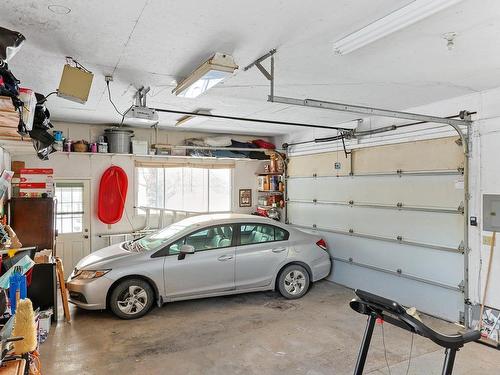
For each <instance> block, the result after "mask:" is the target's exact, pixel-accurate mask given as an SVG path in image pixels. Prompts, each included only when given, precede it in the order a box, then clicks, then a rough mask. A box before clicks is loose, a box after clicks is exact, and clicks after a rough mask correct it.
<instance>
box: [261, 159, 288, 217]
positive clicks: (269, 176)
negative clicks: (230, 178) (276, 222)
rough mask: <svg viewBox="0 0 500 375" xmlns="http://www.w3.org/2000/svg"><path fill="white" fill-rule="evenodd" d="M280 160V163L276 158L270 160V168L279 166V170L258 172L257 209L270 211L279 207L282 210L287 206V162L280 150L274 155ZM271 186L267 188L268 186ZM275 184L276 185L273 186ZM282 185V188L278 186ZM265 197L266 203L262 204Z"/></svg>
mask: <svg viewBox="0 0 500 375" xmlns="http://www.w3.org/2000/svg"><path fill="white" fill-rule="evenodd" d="M272 157H274V158H276V160H279V163H278V162H277V161H276V160H275V161H274V162H270V164H269V168H273V164H274V168H275V169H276V168H279V169H278V170H271V171H269V172H262V173H256V176H257V178H258V179H259V189H258V190H257V193H258V197H257V205H256V207H257V210H258V211H259V210H260V211H262V210H264V211H268V210H270V209H273V208H274V209H279V210H282V209H283V208H284V207H285V201H286V199H285V174H286V173H285V170H286V166H285V162H284V158H283V156H282V155H280V154H279V153H278V152H275V153H274V155H273V156H272ZM269 185H270V187H271V188H266V187H269ZM273 185H274V186H273ZM279 185H281V188H278V186H279ZM264 199H265V201H266V203H265V204H262V201H263V200H264Z"/></svg>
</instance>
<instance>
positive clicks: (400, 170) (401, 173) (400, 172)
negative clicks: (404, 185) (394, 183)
mask: <svg viewBox="0 0 500 375" xmlns="http://www.w3.org/2000/svg"><path fill="white" fill-rule="evenodd" d="M396 173H397V174H398V175H399V177H401V176H402V175H403V170H402V169H398V170H397V171H396Z"/></svg>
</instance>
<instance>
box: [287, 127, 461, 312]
mask: <svg viewBox="0 0 500 375" xmlns="http://www.w3.org/2000/svg"><path fill="white" fill-rule="evenodd" d="M456 139H457V137H451V138H443V139H438V140H426V141H417V142H410V143H402V144H397V145H387V146H378V147H370V148H362V149H356V150H354V151H353V152H352V154H350V155H348V156H347V157H346V156H345V155H344V153H343V152H342V151H340V152H330V153H324V154H314V155H309V156H296V157H294V156H292V157H290V162H289V169H288V170H289V179H288V198H289V201H288V220H289V222H290V223H291V224H294V225H298V226H300V227H302V228H308V229H311V228H315V229H316V230H317V231H319V232H320V233H321V234H322V235H323V236H324V237H325V238H326V239H327V241H328V243H329V249H330V253H331V255H332V257H333V259H334V268H333V272H332V274H331V276H330V279H331V280H332V281H335V282H338V283H340V284H343V285H346V286H349V287H352V288H361V289H367V290H369V291H372V292H375V293H379V294H384V295H386V296H388V297H391V298H394V299H396V300H398V301H401V302H402V303H404V304H407V305H415V306H417V307H418V308H419V309H420V310H421V311H425V312H428V313H431V314H434V315H437V316H441V317H444V318H446V319H449V320H454V321H456V320H458V319H459V317H460V315H459V314H460V311H463V294H462V292H461V290H460V288H459V285H460V284H461V283H462V280H463V255H462V252H461V251H460V250H459V247H460V245H461V242H462V241H463V228H464V225H463V220H464V219H463V215H462V213H461V212H460V210H459V207H460V206H461V205H462V204H463V197H464V192H463V184H462V183H461V180H462V172H461V171H460V170H461V168H463V153H462V151H461V150H462V148H461V146H459V145H457V143H455V141H456ZM339 164H340V165H339ZM309 166H313V167H309ZM335 167H337V169H335ZM398 170H399V171H402V173H397V171H398ZM398 206H399V208H398ZM429 259H432V262H429ZM360 274H361V275H362V277H360ZM414 295H416V296H418V297H417V298H415V297H411V298H410V296H414Z"/></svg>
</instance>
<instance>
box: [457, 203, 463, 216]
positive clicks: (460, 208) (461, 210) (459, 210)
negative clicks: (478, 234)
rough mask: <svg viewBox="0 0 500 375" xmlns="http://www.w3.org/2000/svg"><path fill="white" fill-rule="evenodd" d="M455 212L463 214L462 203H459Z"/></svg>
mask: <svg viewBox="0 0 500 375" xmlns="http://www.w3.org/2000/svg"><path fill="white" fill-rule="evenodd" d="M457 211H458V212H459V213H461V214H462V215H463V214H464V202H460V206H458V208H457Z"/></svg>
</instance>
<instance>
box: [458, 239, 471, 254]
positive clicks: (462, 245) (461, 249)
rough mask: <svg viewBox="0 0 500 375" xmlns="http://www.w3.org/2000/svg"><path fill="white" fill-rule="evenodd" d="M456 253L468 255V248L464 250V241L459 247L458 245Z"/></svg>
mask: <svg viewBox="0 0 500 375" xmlns="http://www.w3.org/2000/svg"><path fill="white" fill-rule="evenodd" d="M458 251H459V252H460V253H461V254H465V253H467V254H469V251H470V248H468V247H467V248H466V247H465V244H464V241H462V242H460V245H458Z"/></svg>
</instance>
